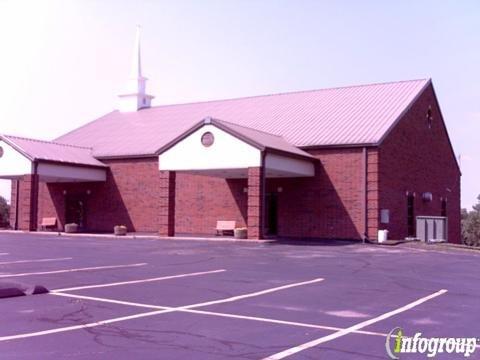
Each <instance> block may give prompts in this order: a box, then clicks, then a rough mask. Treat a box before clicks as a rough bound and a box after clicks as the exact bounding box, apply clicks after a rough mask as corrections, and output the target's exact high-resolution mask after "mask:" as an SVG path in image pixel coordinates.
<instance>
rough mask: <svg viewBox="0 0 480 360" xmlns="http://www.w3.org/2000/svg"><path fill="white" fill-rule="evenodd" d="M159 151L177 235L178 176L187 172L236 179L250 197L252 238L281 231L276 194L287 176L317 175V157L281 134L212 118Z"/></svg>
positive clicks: (168, 213)
mask: <svg viewBox="0 0 480 360" xmlns="http://www.w3.org/2000/svg"><path fill="white" fill-rule="evenodd" d="M158 153H159V170H160V177H161V185H160V186H161V189H160V193H161V203H160V209H159V213H160V235H163V236H174V235H175V224H176V221H177V219H175V214H176V211H175V203H176V196H177V194H176V189H177V191H181V189H180V190H179V188H178V186H176V185H177V183H176V181H177V177H178V176H179V175H181V174H191V175H202V176H208V177H215V178H223V179H226V180H227V181H230V180H232V181H235V182H236V184H237V187H238V186H241V187H242V191H243V195H244V196H245V197H246V199H245V200H246V201H243V202H242V203H246V221H245V222H246V226H247V233H248V238H249V239H263V238H264V237H265V236H266V235H267V234H269V235H275V232H276V231H275V230H276V227H277V225H278V224H277V222H278V217H276V216H275V212H276V206H277V198H276V194H277V193H281V192H282V191H283V189H282V186H281V183H282V180H287V179H294V178H306V177H313V176H314V175H315V162H316V161H317V160H316V159H315V158H314V157H312V156H311V155H310V154H308V153H306V152H304V151H302V150H301V149H298V148H296V147H295V146H293V145H291V144H289V143H288V142H286V141H285V140H284V139H283V138H281V137H279V136H276V135H272V134H269V133H265V132H262V131H258V130H255V129H251V128H247V127H243V126H239V125H236V124H231V123H228V122H225V121H221V120H216V119H211V118H206V119H204V120H202V121H201V122H199V123H198V124H196V125H195V126H194V127H192V128H191V129H189V130H187V131H186V132H184V133H183V134H182V135H180V136H179V137H177V138H176V139H174V140H173V141H172V142H170V143H169V144H167V145H166V146H165V147H163V148H162V149H160V150H159V152H158ZM214 192H215V189H211V193H214ZM217 220H231V219H228V218H219V219H217Z"/></svg>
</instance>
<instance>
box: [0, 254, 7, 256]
mask: <svg viewBox="0 0 480 360" xmlns="http://www.w3.org/2000/svg"><path fill="white" fill-rule="evenodd" d="M8 254H9V253H0V256H2V255H8Z"/></svg>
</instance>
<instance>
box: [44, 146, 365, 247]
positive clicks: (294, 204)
mask: <svg viewBox="0 0 480 360" xmlns="http://www.w3.org/2000/svg"><path fill="white" fill-rule="evenodd" d="M311 152H312V154H314V155H315V156H316V157H317V158H318V159H319V160H320V161H321V165H320V163H318V164H317V168H316V176H315V177H314V178H298V179H268V180H267V191H277V190H278V187H279V186H281V187H282V190H283V191H282V192H281V193H278V234H279V235H280V236H288V237H314V238H346V239H351V238H354V239H360V238H361V236H362V234H363V232H364V213H363V211H364V210H363V202H362V194H363V155H362V149H353V148H352V149H340V150H338V149H337V150H333V149H332V150H312V151H311ZM105 162H106V163H107V164H108V165H109V166H110V172H109V173H108V176H107V181H106V182H105V183H81V184H73V183H69V184H62V183H57V184H48V185H46V184H41V186H40V199H39V221H41V218H42V217H53V216H56V217H57V218H58V219H59V226H60V228H63V225H64V224H65V195H64V194H63V192H64V191H67V193H69V194H72V193H84V194H86V192H87V190H89V191H90V195H88V196H87V204H86V207H87V214H88V216H87V219H86V223H87V228H88V230H90V231H106V232H112V230H113V226H114V225H118V224H125V225H127V227H128V229H129V231H140V232H158V231H159V229H160V227H161V218H160V215H161V212H160V203H161V201H162V200H161V198H162V197H161V191H160V189H161V176H160V172H159V170H158V160H157V159H154V158H152V159H136V160H133V159H132V160H110V161H105ZM247 186H248V185H247V179H231V180H225V179H221V178H215V177H208V176H199V175H189V174H182V173H177V174H176V179H175V233H176V234H214V233H215V225H216V222H217V220H235V221H236V222H237V224H238V226H241V227H246V226H247V203H248V193H247V192H245V191H244V189H246V188H247Z"/></svg>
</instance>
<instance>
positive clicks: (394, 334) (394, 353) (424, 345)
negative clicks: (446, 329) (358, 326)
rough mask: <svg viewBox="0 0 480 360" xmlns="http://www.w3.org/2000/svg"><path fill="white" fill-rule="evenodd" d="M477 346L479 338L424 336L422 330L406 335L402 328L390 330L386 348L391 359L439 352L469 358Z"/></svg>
mask: <svg viewBox="0 0 480 360" xmlns="http://www.w3.org/2000/svg"><path fill="white" fill-rule="evenodd" d="M476 348H477V338H439V337H431V338H426V337H422V333H421V332H417V333H415V335H414V336H412V337H409V336H405V335H404V333H403V330H402V328H400V327H396V328H394V329H392V331H390V333H389V334H388V335H387V339H386V341H385V349H386V350H387V354H388V356H389V357H390V358H391V359H394V360H395V359H400V357H399V356H400V354H414V353H418V354H426V355H427V357H429V358H433V357H435V356H437V354H441V353H447V354H459V355H460V354H461V355H463V356H464V357H466V358H468V357H469V356H470V355H472V354H473V353H474V352H475V350H476Z"/></svg>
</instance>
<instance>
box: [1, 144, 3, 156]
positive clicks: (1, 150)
mask: <svg viewBox="0 0 480 360" xmlns="http://www.w3.org/2000/svg"><path fill="white" fill-rule="evenodd" d="M2 156H3V148H2V147H1V146H0V158H1V157H2Z"/></svg>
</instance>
